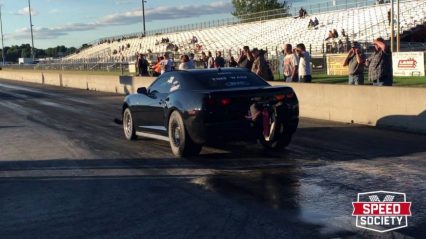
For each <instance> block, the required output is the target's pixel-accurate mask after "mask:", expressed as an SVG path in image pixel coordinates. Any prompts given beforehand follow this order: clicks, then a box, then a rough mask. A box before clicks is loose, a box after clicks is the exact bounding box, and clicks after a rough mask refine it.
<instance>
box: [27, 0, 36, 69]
mask: <svg viewBox="0 0 426 239" xmlns="http://www.w3.org/2000/svg"><path fill="white" fill-rule="evenodd" d="M28 12H29V14H30V29H31V57H32V58H33V61H34V58H35V56H34V35H33V20H32V18H31V3H30V0H28Z"/></svg>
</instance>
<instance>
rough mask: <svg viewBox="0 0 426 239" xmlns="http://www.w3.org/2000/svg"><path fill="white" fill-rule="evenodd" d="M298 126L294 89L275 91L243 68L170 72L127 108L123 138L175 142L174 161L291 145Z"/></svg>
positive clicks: (134, 97)
mask: <svg viewBox="0 0 426 239" xmlns="http://www.w3.org/2000/svg"><path fill="white" fill-rule="evenodd" d="M298 122H299V104H298V99H297V96H296V94H295V92H294V91H293V89H292V88H290V87H286V86H271V85H269V84H268V83H267V82H266V81H264V80H263V79H262V78H260V77H259V76H257V75H256V74H254V73H252V72H250V71H249V70H247V69H242V68H218V69H202V70H198V69H197V70H187V71H172V72H166V73H164V74H162V75H161V76H159V77H158V78H157V79H156V80H155V81H154V82H153V83H152V84H151V85H150V86H149V87H148V88H145V87H141V88H139V89H138V90H137V94H131V95H128V96H127V97H126V98H125V99H124V103H123V106H122V124H123V130H124V136H125V137H126V139H128V140H134V139H136V138H137V137H138V136H139V137H147V138H154V139H159V140H165V141H168V142H170V147H171V150H172V152H173V154H174V155H175V156H178V157H188V156H194V155H198V154H199V153H200V151H201V148H202V146H203V145H205V144H208V143H209V142H214V141H218V140H220V141H221V142H223V141H237V140H238V141H241V140H245V141H250V140H257V141H258V142H260V144H262V145H263V146H264V147H265V148H267V149H278V148H284V147H286V146H287V145H289V143H290V141H291V138H292V135H293V134H294V132H295V131H296V129H297V125H298Z"/></svg>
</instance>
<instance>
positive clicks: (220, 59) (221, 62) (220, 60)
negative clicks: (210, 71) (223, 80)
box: [214, 51, 225, 68]
mask: <svg viewBox="0 0 426 239" xmlns="http://www.w3.org/2000/svg"><path fill="white" fill-rule="evenodd" d="M214 65H215V67H216V68H219V67H225V59H223V57H222V52H221V51H218V52H217V56H216V58H215V59H214Z"/></svg>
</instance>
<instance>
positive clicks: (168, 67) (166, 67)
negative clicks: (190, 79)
mask: <svg viewBox="0 0 426 239" xmlns="http://www.w3.org/2000/svg"><path fill="white" fill-rule="evenodd" d="M172 67H173V61H172V60H170V58H169V55H168V54H164V60H162V61H161V74H163V73H164V72H169V71H172Z"/></svg>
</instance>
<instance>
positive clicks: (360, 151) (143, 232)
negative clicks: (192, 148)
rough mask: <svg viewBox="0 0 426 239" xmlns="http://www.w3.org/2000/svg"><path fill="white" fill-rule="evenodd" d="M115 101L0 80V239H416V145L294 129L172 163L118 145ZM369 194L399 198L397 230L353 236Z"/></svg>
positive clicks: (149, 146) (420, 183)
mask: <svg viewBox="0 0 426 239" xmlns="http://www.w3.org/2000/svg"><path fill="white" fill-rule="evenodd" d="M123 98H124V96H122V95H116V94H108V93H99V92H92V91H85V90H75V89H68V88H60V87H53V86H42V85H35V84H29V83H17V82H12V81H6V80H0V112H1V117H0V192H1V194H0V238H2V239H12V238H19V239H21V238H31V239H33V238H61V239H63V238H274V239H277V238H372V237H380V238H406V237H408V238H425V237H426V176H425V171H426V136H425V135H418V134H410V133H403V132H397V131H391V130H384V129H377V128H373V127H366V126H359V125H350V124H342V123H335V122H327V121H319V120H312V119H301V124H300V127H299V129H298V131H297V132H296V135H295V137H294V140H293V142H292V144H291V145H290V146H289V147H288V148H287V149H286V150H282V151H279V152H269V153H268V152H265V151H264V150H263V149H262V147H261V146H259V145H255V144H249V143H240V142H236V143H232V144H228V145H215V146H214V147H205V148H204V149H203V151H202V153H201V155H200V156H199V157H196V158H191V159H176V158H174V157H173V155H172V154H171V151H170V147H169V145H168V143H167V142H162V141H157V140H149V139H139V140H137V141H134V142H129V141H126V140H125V139H124V136H123V133H122V129H121V126H120V125H117V124H116V123H114V119H115V118H118V117H119V116H120V107H121V102H122V100H123ZM425 123H426V122H425ZM378 190H385V191H394V192H404V193H406V194H407V199H408V201H411V202H412V212H413V215H412V216H411V217H409V218H408V227H407V228H404V229H399V230H396V231H393V232H386V233H377V232H373V231H368V230H365V229H360V228H356V227H355V217H353V216H351V214H352V210H353V208H352V202H354V201H356V197H357V193H361V192H370V191H378Z"/></svg>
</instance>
